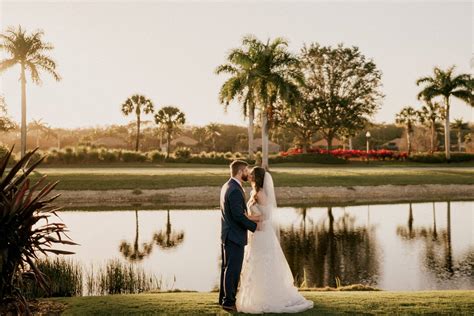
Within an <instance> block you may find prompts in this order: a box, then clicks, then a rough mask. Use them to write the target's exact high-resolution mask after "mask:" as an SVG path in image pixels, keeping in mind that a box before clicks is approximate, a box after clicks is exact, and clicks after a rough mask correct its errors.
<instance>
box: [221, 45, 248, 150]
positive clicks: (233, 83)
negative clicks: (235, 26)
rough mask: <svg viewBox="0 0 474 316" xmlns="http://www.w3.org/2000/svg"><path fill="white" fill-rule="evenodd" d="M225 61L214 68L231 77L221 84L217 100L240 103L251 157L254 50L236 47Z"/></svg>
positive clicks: (224, 102) (226, 103) (226, 104)
mask: <svg viewBox="0 0 474 316" xmlns="http://www.w3.org/2000/svg"><path fill="white" fill-rule="evenodd" d="M226 59H227V63H226V64H222V65H220V66H218V67H217V68H216V74H222V73H225V74H229V75H231V77H230V78H229V79H227V81H226V82H224V84H223V85H222V87H221V89H220V92H219V101H220V103H222V104H224V105H225V109H226V110H227V107H228V106H229V104H230V102H231V101H233V100H235V99H237V100H238V102H240V103H241V104H242V113H243V115H244V117H246V118H248V121H249V123H248V152H249V158H250V159H253V154H254V152H253V134H254V120H255V107H256V104H255V91H254V90H255V83H256V76H255V74H254V71H253V68H254V61H255V51H254V50H253V49H252V47H248V49H247V50H243V49H241V48H236V49H233V50H231V51H230V53H229V54H228V55H227V58H226Z"/></svg>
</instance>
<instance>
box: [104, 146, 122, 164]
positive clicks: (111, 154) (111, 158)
mask: <svg viewBox="0 0 474 316" xmlns="http://www.w3.org/2000/svg"><path fill="white" fill-rule="evenodd" d="M119 160H120V158H119V151H116V150H114V151H110V150H107V149H106V148H101V149H100V151H99V161H104V162H117V161H119Z"/></svg>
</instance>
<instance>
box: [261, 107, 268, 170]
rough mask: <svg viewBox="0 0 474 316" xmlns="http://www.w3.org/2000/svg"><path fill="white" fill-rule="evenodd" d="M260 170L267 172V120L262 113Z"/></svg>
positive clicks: (264, 112)
mask: <svg viewBox="0 0 474 316" xmlns="http://www.w3.org/2000/svg"><path fill="white" fill-rule="evenodd" d="M262 168H264V169H266V170H268V118H267V113H266V111H262Z"/></svg>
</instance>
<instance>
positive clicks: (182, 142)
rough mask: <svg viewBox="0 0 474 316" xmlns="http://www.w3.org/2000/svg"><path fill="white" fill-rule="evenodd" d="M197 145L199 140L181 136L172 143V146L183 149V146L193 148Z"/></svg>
mask: <svg viewBox="0 0 474 316" xmlns="http://www.w3.org/2000/svg"><path fill="white" fill-rule="evenodd" d="M197 144H198V141H197V140H195V139H193V138H191V137H188V136H180V137H178V138H175V139H173V140H172V141H171V145H172V146H176V147H182V146H186V147H193V146H196V145H197Z"/></svg>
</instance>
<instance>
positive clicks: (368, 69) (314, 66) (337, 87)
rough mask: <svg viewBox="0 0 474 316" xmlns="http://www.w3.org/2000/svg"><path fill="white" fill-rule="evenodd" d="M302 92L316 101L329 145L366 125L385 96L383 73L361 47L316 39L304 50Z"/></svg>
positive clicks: (320, 126)
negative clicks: (316, 41) (347, 132)
mask: <svg viewBox="0 0 474 316" xmlns="http://www.w3.org/2000/svg"><path fill="white" fill-rule="evenodd" d="M300 60H301V69H302V72H303V74H304V77H305V85H304V87H303V89H302V90H303V93H302V96H303V98H304V99H305V100H306V102H311V103H313V106H314V112H315V116H316V117H317V119H318V122H317V126H318V129H319V131H320V132H321V134H322V135H323V137H324V138H325V139H326V141H327V144H328V149H331V146H332V141H333V139H334V138H335V137H337V136H342V135H340V134H341V133H342V131H343V129H344V130H345V131H354V130H359V129H361V128H363V127H364V126H365V124H366V122H367V121H368V118H369V117H371V116H372V115H373V114H374V113H375V112H376V110H377V108H378V106H379V102H380V100H381V98H382V97H383V95H382V93H381V92H380V91H379V88H380V86H381V78H382V73H381V71H380V70H378V69H377V66H376V65H375V63H374V62H373V61H372V60H368V59H367V58H366V57H365V56H364V55H363V54H362V53H361V52H360V51H359V49H358V48H357V47H350V48H348V47H344V46H343V45H342V44H339V45H338V46H336V47H331V46H321V45H319V44H318V43H312V44H311V45H309V46H306V45H305V46H304V47H303V49H302V51H301V56H300Z"/></svg>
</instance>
